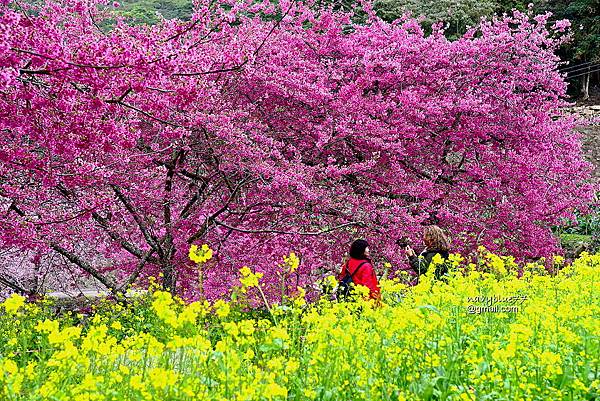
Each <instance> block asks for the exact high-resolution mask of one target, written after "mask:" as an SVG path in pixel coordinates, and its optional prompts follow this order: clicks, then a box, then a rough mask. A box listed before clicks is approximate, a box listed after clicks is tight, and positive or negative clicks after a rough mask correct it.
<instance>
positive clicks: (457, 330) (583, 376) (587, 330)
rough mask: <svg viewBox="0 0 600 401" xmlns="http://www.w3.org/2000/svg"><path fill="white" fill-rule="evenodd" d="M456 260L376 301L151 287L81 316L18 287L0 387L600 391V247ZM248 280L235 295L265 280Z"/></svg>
mask: <svg viewBox="0 0 600 401" xmlns="http://www.w3.org/2000/svg"><path fill="white" fill-rule="evenodd" d="M194 255H197V254H196V253H194ZM194 255H193V256H194ZM451 261H452V264H453V267H454V268H453V269H451V271H452V273H451V275H450V277H449V279H448V282H447V283H445V282H439V281H435V280H434V279H433V278H432V277H430V276H425V277H422V278H421V281H420V283H419V284H418V285H417V286H415V287H412V288H409V287H406V286H405V285H403V284H401V283H400V282H399V281H390V280H387V281H383V282H382V283H381V286H382V293H383V302H382V303H381V304H380V305H375V304H373V301H364V300H363V298H362V297H361V296H360V294H359V295H358V296H357V300H356V301H355V302H347V303H339V302H335V301H330V300H328V297H327V296H324V297H322V298H321V300H319V301H317V302H305V300H304V298H303V294H304V292H303V291H299V293H298V294H299V295H298V296H297V297H296V298H294V299H290V300H288V302H287V303H285V304H283V305H268V307H267V308H263V309H254V310H248V309H246V308H245V307H243V306H242V305H241V304H240V302H239V301H236V302H227V301H224V300H220V301H217V302H216V303H214V304H209V303H208V302H196V303H191V304H187V305H185V304H184V303H183V302H181V301H180V300H178V299H174V298H173V297H172V296H171V295H170V294H169V293H166V292H162V291H154V292H152V294H151V295H150V296H148V297H147V298H140V299H138V300H136V301H135V302H133V304H131V305H128V306H122V305H120V304H117V303H108V302H107V303H106V304H104V305H103V306H101V307H99V308H98V310H97V311H96V313H95V314H93V316H91V317H89V318H86V317H84V316H81V315H79V316H78V315H69V314H67V315H61V316H59V317H54V316H53V315H52V312H51V307H50V306H49V305H47V304H46V303H41V304H27V303H25V302H24V300H23V299H22V298H21V297H19V296H17V295H13V296H12V297H10V298H8V299H7V300H6V301H5V302H4V303H3V304H0V399H1V400H61V401H63V400H64V401H67V400H73V401H75V400H76V401H85V400H157V401H159V400H161V401H162V400H313V399H314V400H597V399H599V397H600V285H599V284H600V255H587V254H584V255H583V256H582V257H580V258H579V259H577V260H576V261H575V262H574V263H573V265H569V266H564V267H563V262H562V261H561V260H560V259H556V260H555V267H560V269H557V273H556V274H549V273H547V272H546V270H545V269H544V268H543V267H542V266H541V265H538V264H528V265H527V266H524V273H523V276H522V277H520V278H517V277H516V274H515V273H514V272H516V270H517V269H516V268H517V266H516V264H515V262H514V261H513V259H512V258H506V257H499V256H496V255H491V254H485V255H484V256H483V257H482V259H481V260H480V263H479V265H475V264H467V263H466V262H464V261H463V260H462V259H461V258H460V256H458V255H452V256H451ZM459 266H460V269H459ZM433 270H434V269H430V271H433ZM459 272H461V273H459ZM240 278H241V291H239V294H242V295H243V294H250V293H252V291H253V290H256V289H257V288H260V281H259V279H260V277H255V276H252V273H251V272H250V271H249V270H247V269H243V271H242V272H241V274H240ZM255 287H257V288H255ZM359 292H360V291H359Z"/></svg>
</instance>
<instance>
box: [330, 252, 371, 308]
mask: <svg viewBox="0 0 600 401" xmlns="http://www.w3.org/2000/svg"><path fill="white" fill-rule="evenodd" d="M366 263H369V261H367V260H365V261H364V262H362V263H361V264H360V265H358V267H357V268H356V270H354V273H352V274H350V272H349V271H348V262H346V264H345V265H344V270H345V271H346V274H345V275H344V277H343V278H342V279H341V280H340V283H339V285H338V289H337V297H336V298H337V299H346V298H348V295H350V284H352V283H354V280H353V279H352V278H353V277H354V275H355V274H356V273H358V271H359V270H360V268H361V267H362V266H363V265H364V264H366Z"/></svg>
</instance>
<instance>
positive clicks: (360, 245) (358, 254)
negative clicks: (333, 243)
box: [349, 239, 369, 259]
mask: <svg viewBox="0 0 600 401" xmlns="http://www.w3.org/2000/svg"><path fill="white" fill-rule="evenodd" d="M368 246H369V243H368V242H367V241H366V240H364V239H357V240H356V241H354V242H353V243H352V245H350V252H349V253H350V257H351V258H354V259H367V257H366V256H365V249H367V247H368Z"/></svg>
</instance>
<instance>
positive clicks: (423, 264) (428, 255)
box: [408, 249, 450, 279]
mask: <svg viewBox="0 0 600 401" xmlns="http://www.w3.org/2000/svg"><path fill="white" fill-rule="evenodd" d="M436 254H439V255H440V256H441V257H442V258H444V259H445V260H446V261H447V260H448V256H450V254H449V253H448V251H440V250H437V249H427V250H425V251H424V252H421V255H420V256H422V258H419V257H418V256H410V257H409V258H408V261H409V263H410V267H412V269H413V270H414V271H415V272H416V273H417V274H418V275H419V276H420V275H422V274H425V273H426V272H427V269H428V268H429V265H430V264H431V260H432V259H433V257H434V256H435V255H436ZM446 273H448V263H447V262H445V263H442V264H441V265H437V266H436V268H435V273H434V276H435V278H436V279H440V278H441V277H442V276H443V275H444V274H446Z"/></svg>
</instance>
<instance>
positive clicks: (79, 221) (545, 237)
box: [0, 0, 593, 297]
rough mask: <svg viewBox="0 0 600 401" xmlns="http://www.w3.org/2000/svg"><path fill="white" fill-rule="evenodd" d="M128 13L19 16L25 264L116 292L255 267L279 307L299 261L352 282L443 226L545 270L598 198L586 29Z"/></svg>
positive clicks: (0, 86) (469, 245) (7, 126)
mask: <svg viewBox="0 0 600 401" xmlns="http://www.w3.org/2000/svg"><path fill="white" fill-rule="evenodd" d="M109 8H110V6H109V5H108V4H105V3H98V2H89V1H70V2H67V3H59V2H54V1H47V2H45V3H44V4H43V5H41V6H38V7H36V8H34V7H33V6H28V7H26V6H25V5H23V4H21V3H15V2H13V1H10V0H9V1H7V0H3V2H2V5H1V11H0V132H1V133H2V135H1V136H0V177H1V181H0V200H1V204H2V205H3V207H2V209H1V214H0V247H1V248H2V249H4V250H6V251H7V252H9V251H10V252H14V251H15V250H18V251H19V252H22V253H23V254H26V255H38V256H36V257H37V258H38V260H39V258H40V257H41V256H39V255H44V258H45V259H44V260H51V261H52V265H53V269H54V270H57V271H63V272H67V271H69V272H71V271H73V270H74V269H75V271H77V272H79V274H81V275H89V276H91V277H93V278H94V279H95V280H97V281H99V282H100V283H102V285H104V286H106V287H107V288H108V289H109V290H110V291H113V292H120V291H122V290H123V289H124V288H126V287H127V286H128V285H129V284H132V283H134V282H137V281H139V280H143V279H144V278H146V277H149V276H151V275H157V274H159V273H161V274H162V280H163V284H164V286H165V288H168V289H170V290H172V291H177V292H179V293H182V294H184V295H189V296H197V295H198V293H199V291H202V293H203V295H206V296H208V297H214V296H217V295H219V294H223V293H224V292H225V291H226V290H227V289H228V288H229V287H230V286H231V285H233V284H235V282H236V281H237V280H236V277H237V271H238V269H239V268H241V267H242V266H244V265H248V266H250V267H251V268H253V269H257V270H259V271H262V272H265V273H266V274H265V276H264V279H265V280H266V281H267V283H268V284H269V288H271V292H270V294H272V295H273V294H276V293H277V291H278V290H277V286H278V283H279V280H280V278H279V276H278V275H277V274H276V273H277V272H278V271H279V270H280V269H281V267H279V264H280V263H281V261H282V257H283V256H284V255H286V254H288V253H289V252H290V251H295V252H296V253H297V254H298V255H300V256H301V260H302V261H301V264H300V268H299V269H298V270H297V271H296V272H294V274H293V276H290V277H288V278H287V280H288V284H289V285H290V286H291V287H295V285H297V284H298V285H303V284H305V283H309V282H311V281H312V280H314V278H315V277H316V275H318V274H319V272H322V271H325V270H327V269H332V268H335V269H337V268H338V265H339V263H340V261H341V257H342V256H343V254H344V253H345V252H346V250H347V247H348V244H349V242H350V241H351V240H352V239H353V238H356V237H365V238H367V239H369V240H370V242H371V243H372V248H373V250H374V254H375V256H376V258H377V260H383V259H385V260H388V261H390V262H392V264H393V265H394V266H395V267H396V268H402V267H403V266H404V265H403V264H404V255H403V252H402V250H401V249H399V247H398V245H397V242H396V240H397V239H398V238H400V237H403V236H408V237H410V238H412V239H413V240H414V241H415V242H418V239H419V238H420V235H421V230H422V225H423V224H428V223H437V224H439V225H440V226H442V227H444V228H446V229H447V230H448V231H449V232H450V233H451V234H452V237H453V247H454V249H455V250H458V251H469V250H470V249H473V248H474V247H476V246H477V245H478V244H483V245H485V246H487V247H488V248H490V249H492V250H497V251H501V252H510V253H512V254H515V255H517V256H519V257H535V256H541V255H546V254H549V253H551V252H555V251H557V248H556V241H555V239H554V238H553V236H552V234H551V231H550V227H551V226H552V225H556V224H561V222H562V221H563V219H565V218H568V217H570V216H572V212H573V211H574V210H575V209H576V208H580V207H583V206H584V205H585V204H586V202H587V201H588V200H589V199H590V198H591V196H592V193H593V188H592V186H591V185H589V184H587V181H586V180H587V178H588V175H589V171H590V166H589V165H588V164H587V163H585V162H584V161H583V160H582V156H581V149H580V141H579V137H578V134H577V133H575V132H574V131H573V130H572V128H573V125H574V121H573V120H572V119H571V118H569V117H566V116H564V115H563V114H562V113H561V107H562V106H564V105H565V102H564V101H563V100H562V99H563V98H564V96H565V88H566V86H565V83H564V81H563V79H562V78H563V77H562V76H561V75H560V74H559V72H557V63H558V61H559V60H558V58H557V57H556V56H555V55H554V50H555V48H556V46H557V45H558V44H559V43H560V41H561V40H562V39H560V36H558V35H559V34H560V31H562V30H564V28H565V26H564V25H563V24H558V25H555V26H554V27H548V23H547V18H548V16H547V15H546V16H538V17H535V18H534V19H532V18H531V16H530V15H525V14H520V13H516V14H515V15H514V16H512V17H506V18H503V19H496V20H492V21H486V22H483V23H482V24H481V26H479V27H478V28H477V29H473V30H471V31H470V32H468V33H467V34H466V35H465V36H464V37H462V38H460V39H459V40H456V41H448V40H447V39H446V38H445V37H444V35H443V33H442V32H441V31H440V29H439V28H435V27H434V28H435V29H434V31H433V33H432V34H431V35H425V34H424V32H423V30H422V29H421V27H420V26H419V24H418V23H417V22H416V21H415V20H411V19H404V20H398V21H396V22H394V23H391V24H390V23H385V22H383V21H381V20H379V19H378V18H376V17H375V16H374V15H373V13H372V12H369V9H368V7H367V11H368V12H369V15H370V18H369V20H368V21H367V23H365V24H362V25H356V24H354V23H353V22H352V20H351V16H350V15H348V14H341V13H334V12H331V11H328V10H317V11H314V10H313V9H311V7H310V4H303V3H299V2H290V1H280V2H279V3H278V5H277V6H275V5H274V4H272V3H270V2H269V1H265V2H263V3H259V4H253V3H252V2H251V1H246V2H237V1H229V2H221V3H217V2H214V1H207V0H200V1H199V2H198V3H197V4H196V7H195V11H194V14H193V15H192V18H191V20H190V21H187V22H182V21H177V20H165V21H162V22H161V23H159V24H157V25H154V26H139V25H138V26H129V25H127V24H126V23H125V21H123V20H119V19H118V18H117V19H116V20H114V19H115V17H114V15H112V14H111V13H110V10H109ZM113 20H114V21H113ZM111 21H113V25H112V28H111V29H110V30H107V29H104V27H105V26H107V25H108V24H110V23H111ZM202 243H207V244H209V245H210V246H211V248H213V249H214V250H215V257H214V258H213V259H212V260H211V261H210V262H209V263H208V264H207V265H206V266H204V267H203V272H202V277H203V280H202V281H203V285H202V289H201V290H200V289H199V288H198V286H199V284H198V274H199V272H198V271H197V267H196V266H195V265H194V264H193V263H192V262H190V261H189V260H188V257H187V250H188V249H189V247H190V244H202ZM48 255H54V257H52V258H46V256H48ZM32 266H35V264H34V263H32ZM36 274H39V269H38V270H37V271H36V270H35V269H34V268H25V269H20V270H19V271H18V272H15V269H14V268H13V269H12V270H11V269H8V268H5V267H4V266H2V267H0V283H1V284H3V285H6V286H9V287H12V288H13V289H17V290H27V291H29V290H31V289H28V288H25V287H27V285H26V284H23V283H28V282H31V276H32V275H33V276H35V275H36ZM64 277H65V280H67V278H68V277H69V276H68V275H67V274H65V275H64ZM34 281H35V280H34Z"/></svg>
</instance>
